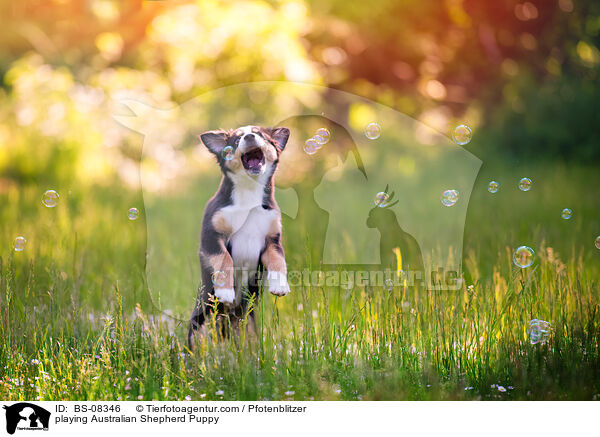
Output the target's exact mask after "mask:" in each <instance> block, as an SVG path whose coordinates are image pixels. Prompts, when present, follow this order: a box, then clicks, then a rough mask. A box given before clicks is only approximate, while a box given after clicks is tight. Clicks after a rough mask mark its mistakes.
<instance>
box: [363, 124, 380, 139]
mask: <svg viewBox="0 0 600 437" xmlns="http://www.w3.org/2000/svg"><path fill="white" fill-rule="evenodd" d="M380 135H381V127H380V126H379V125H378V124H377V123H369V124H368V125H367V127H366V128H365V137H367V138H368V139H370V140H376V139H377V138H379V137H380Z"/></svg>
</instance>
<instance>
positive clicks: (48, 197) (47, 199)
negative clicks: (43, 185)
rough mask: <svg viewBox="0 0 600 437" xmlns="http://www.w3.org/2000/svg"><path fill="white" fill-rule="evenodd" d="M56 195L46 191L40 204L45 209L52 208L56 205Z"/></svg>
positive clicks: (53, 192) (52, 191) (54, 192)
mask: <svg viewBox="0 0 600 437" xmlns="http://www.w3.org/2000/svg"><path fill="white" fill-rule="evenodd" d="M58 198H59V196H58V193H57V192H56V191H54V190H47V191H46V192H45V193H44V197H43V198H42V203H43V204H44V206H45V207H46V208H54V207H55V206H56V205H58Z"/></svg>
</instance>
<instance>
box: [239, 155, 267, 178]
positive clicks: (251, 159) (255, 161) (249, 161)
mask: <svg viewBox="0 0 600 437" xmlns="http://www.w3.org/2000/svg"><path fill="white" fill-rule="evenodd" d="M263 161H264V155H263V153H262V150H260V149H253V150H250V151H249V152H246V153H244V154H243V155H242V162H243V164H244V168H245V169H246V170H248V171H249V172H250V173H256V172H260V168H261V165H262V163H263Z"/></svg>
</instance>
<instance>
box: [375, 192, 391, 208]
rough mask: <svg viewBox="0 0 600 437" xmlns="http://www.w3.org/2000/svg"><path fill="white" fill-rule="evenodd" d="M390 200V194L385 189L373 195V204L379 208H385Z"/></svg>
mask: <svg viewBox="0 0 600 437" xmlns="http://www.w3.org/2000/svg"><path fill="white" fill-rule="evenodd" d="M389 202H390V195H389V194H388V193H386V192H385V191H381V192H379V193H377V194H376V195H375V205H376V206H378V207H380V208H385V207H386V206H388V204H389Z"/></svg>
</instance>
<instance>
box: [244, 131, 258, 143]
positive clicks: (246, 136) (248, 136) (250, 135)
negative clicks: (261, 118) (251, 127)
mask: <svg viewBox="0 0 600 437" xmlns="http://www.w3.org/2000/svg"><path fill="white" fill-rule="evenodd" d="M244 140H246V141H250V142H251V141H254V140H255V138H254V134H252V133H250V134H246V135H244Z"/></svg>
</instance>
